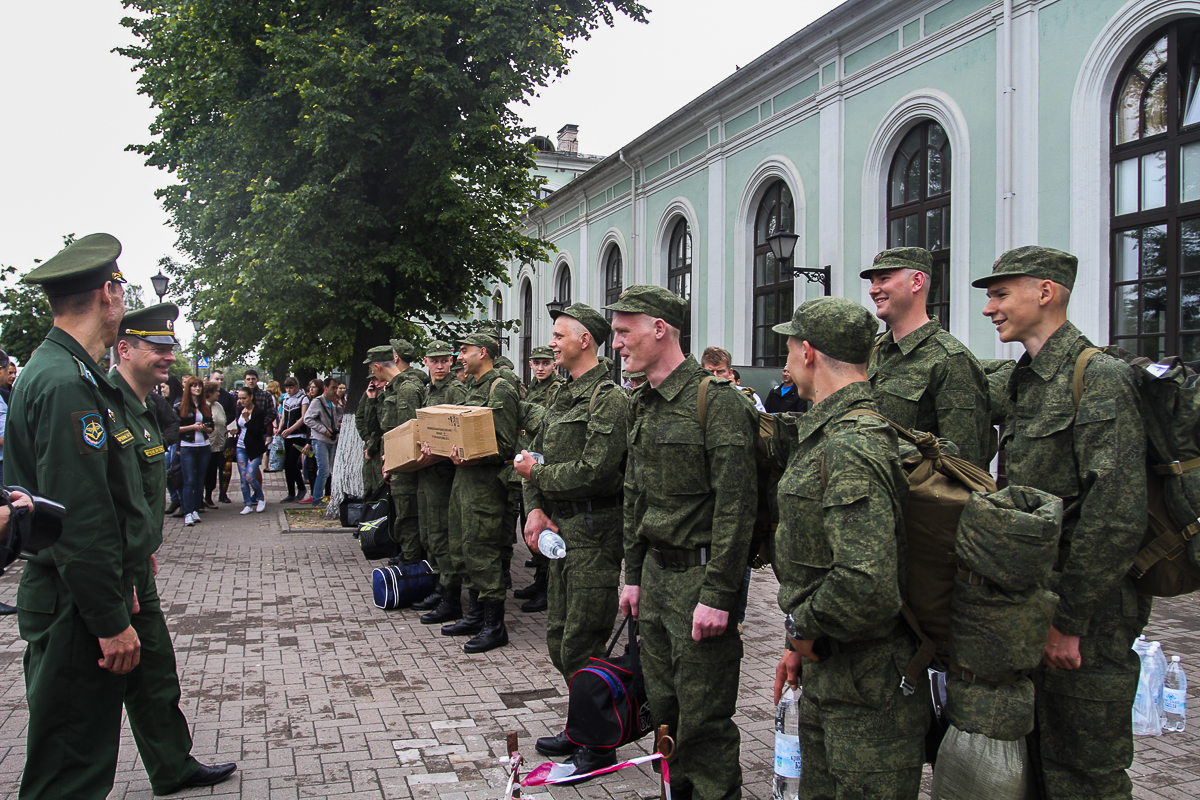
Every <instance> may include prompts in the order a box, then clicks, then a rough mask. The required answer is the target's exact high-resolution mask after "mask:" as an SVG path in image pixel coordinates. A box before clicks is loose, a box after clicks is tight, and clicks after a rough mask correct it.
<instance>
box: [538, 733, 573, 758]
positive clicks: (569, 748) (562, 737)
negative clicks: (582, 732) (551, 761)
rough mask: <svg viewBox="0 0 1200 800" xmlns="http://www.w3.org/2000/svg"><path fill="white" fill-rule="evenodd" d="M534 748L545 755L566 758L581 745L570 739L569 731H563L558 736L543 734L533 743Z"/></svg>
mask: <svg viewBox="0 0 1200 800" xmlns="http://www.w3.org/2000/svg"><path fill="white" fill-rule="evenodd" d="M533 749H534V750H537V751H538V752H539V753H541V754H542V755H544V756H550V757H551V758H564V757H566V756H573V755H575V751H576V750H578V749H579V745H577V744H575V743H574V742H572V741H571V740H570V739H568V738H567V732H566V731H563V732H562V733H560V734H558V735H557V736H543V737H542V738H540V739H538V740H537V742H536V743H535V744H534V745H533Z"/></svg>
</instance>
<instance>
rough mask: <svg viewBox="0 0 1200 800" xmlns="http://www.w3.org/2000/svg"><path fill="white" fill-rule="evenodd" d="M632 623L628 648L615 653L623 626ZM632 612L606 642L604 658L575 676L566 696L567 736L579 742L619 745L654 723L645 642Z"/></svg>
mask: <svg viewBox="0 0 1200 800" xmlns="http://www.w3.org/2000/svg"><path fill="white" fill-rule="evenodd" d="M626 625H629V641H628V644H626V646H625V653H624V654H623V655H621V656H618V657H617V658H613V657H612V651H613V648H614V647H616V645H617V640H618V639H620V638H621V631H623V630H624V629H625V626H626ZM636 626H637V623H636V622H634V623H632V624H630V622H629V617H625V619H624V620H623V621H622V622H621V627H619V628H617V632H616V633H615V634H614V635H613V638H612V641H611V642H609V644H608V651H607V652H606V653H605V655H604V658H597V657H595V656H592V657H591V658H590V659H588V664H587V666H586V667H583V668H582V669H580V670H579V671H578V672H576V673H575V674H574V675H572V676H571V684H570V688H569V691H568V701H567V738H568V739H570V740H571V741H572V742H574V743H575V744H577V745H580V746H581V747H620V746H621V745H625V744H629V743H630V742H635V741H637V740H638V739H640V738H642V737H643V736H645V735H646V734H647V733H649V732H650V731H651V730H652V729H653V728H654V719H653V717H652V716H651V714H650V701H649V700H647V699H646V683H645V681H644V679H643V678H642V659H641V644H640V643H639V642H638V640H637V636H636V632H635V630H634V629H635V628H636Z"/></svg>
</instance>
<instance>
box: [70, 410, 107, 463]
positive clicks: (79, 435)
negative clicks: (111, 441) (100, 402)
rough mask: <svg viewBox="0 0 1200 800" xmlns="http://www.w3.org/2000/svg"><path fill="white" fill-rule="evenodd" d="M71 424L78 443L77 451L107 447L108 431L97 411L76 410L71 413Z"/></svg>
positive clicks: (84, 451) (92, 450)
mask: <svg viewBox="0 0 1200 800" xmlns="http://www.w3.org/2000/svg"><path fill="white" fill-rule="evenodd" d="M71 425H72V427H73V428H74V429H75V438H76V440H77V441H78V443H79V452H81V453H88V452H94V451H96V450H107V449H108V431H106V430H105V428H104V419H103V417H101V416H100V412H99V411H95V410H90V411H77V412H75V413H74V414H72V415H71Z"/></svg>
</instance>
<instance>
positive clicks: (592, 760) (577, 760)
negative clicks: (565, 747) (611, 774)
mask: <svg viewBox="0 0 1200 800" xmlns="http://www.w3.org/2000/svg"><path fill="white" fill-rule="evenodd" d="M563 763H564V764H566V763H571V764H574V765H575V774H577V775H584V774H586V773H588V772H592V771H593V770H597V769H603V768H604V767H611V766H613V765H614V764H616V763H617V751H616V749H614V748H607V749H605V750H596V749H593V748H591V747H581V748H579V749H578V750H577V751H575V755H573V756H571V757H570V758H569V759H567V760H566V761H564V762H563ZM590 780H591V778H579V779H578V780H566V781H563V782H562V783H560V784H559V786H571V785H574V784H577V783H585V782H587V781H590Z"/></svg>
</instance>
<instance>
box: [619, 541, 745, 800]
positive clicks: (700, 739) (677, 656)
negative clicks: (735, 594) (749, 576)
mask: <svg viewBox="0 0 1200 800" xmlns="http://www.w3.org/2000/svg"><path fill="white" fill-rule="evenodd" d="M703 583H704V570H703V569H701V568H692V569H688V570H686V571H684V572H671V571H669V570H664V569H660V568H659V567H658V566H656V565H655V564H654V563H653V562H652V561H650V560H647V562H646V565H645V567H644V568H643V570H642V583H641V590H642V591H641V600H640V603H639V606H640V608H639V613H638V630H639V631H640V632H641V636H642V673H643V675H644V676H645V679H646V694H647V695H648V697H649V699H650V710H651V712H652V713H653V715H654V724H655V725H667V726H669V727H670V732H671V736H672V737H674V739H675V753H676V754H675V756H674V757H672V758H671V759H670V766H671V784H672V785H673V786H677V787H680V786H686V785H689V784H690V785H691V786H692V787H693V789H694V792H695V794H694V797H695V798H696V800H737V798H740V797H741V796H742V765H741V760H740V750H741V734H740V733H739V731H738V728H737V725H735V724H734V722H733V715H734V712H735V711H737V696H738V682H739V679H740V677H741V666H742V639H741V636H739V635H738V632H737V620H736V618H735V613H734V612H731V613H730V615H729V616H730V620H729V626H728V627H727V628H726V629H725V633H723V634H722V635H720V636H712V637H709V638H707V639H704V640H702V641H699V642H695V641H692V614H693V612H694V611H695V609H696V604H697V603H698V602H699V600H700V587H701V585H702V584H703Z"/></svg>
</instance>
